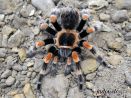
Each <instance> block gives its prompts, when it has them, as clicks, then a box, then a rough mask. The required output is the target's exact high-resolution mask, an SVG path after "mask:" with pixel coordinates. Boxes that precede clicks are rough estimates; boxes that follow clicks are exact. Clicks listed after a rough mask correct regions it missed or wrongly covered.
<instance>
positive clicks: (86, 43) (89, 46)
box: [83, 41, 92, 49]
mask: <svg viewBox="0 0 131 98" xmlns="http://www.w3.org/2000/svg"><path fill="white" fill-rule="evenodd" d="M83 46H84V47H85V48H87V49H92V45H90V44H89V43H88V42H86V41H85V42H83Z"/></svg>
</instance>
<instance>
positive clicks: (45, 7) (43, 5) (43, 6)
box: [31, 0, 55, 16]
mask: <svg viewBox="0 0 131 98" xmlns="http://www.w3.org/2000/svg"><path fill="white" fill-rule="evenodd" d="M31 2H32V4H33V5H34V6H35V7H36V8H38V9H40V10H42V11H43V13H44V15H46V16H49V15H50V12H51V10H52V9H53V8H55V4H54V2H53V1H52V0H48V1H46V0H39V2H38V0H32V1H31Z"/></svg>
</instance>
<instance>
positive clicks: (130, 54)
mask: <svg viewBox="0 0 131 98" xmlns="http://www.w3.org/2000/svg"><path fill="white" fill-rule="evenodd" d="M126 52H127V55H128V56H131V45H130V44H129V45H127V49H126Z"/></svg>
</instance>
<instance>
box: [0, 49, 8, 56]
mask: <svg viewBox="0 0 131 98" xmlns="http://www.w3.org/2000/svg"><path fill="white" fill-rule="evenodd" d="M6 52H7V50H6V49H5V48H0V57H5V56H6Z"/></svg>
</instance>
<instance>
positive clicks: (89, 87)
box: [86, 82, 94, 90]
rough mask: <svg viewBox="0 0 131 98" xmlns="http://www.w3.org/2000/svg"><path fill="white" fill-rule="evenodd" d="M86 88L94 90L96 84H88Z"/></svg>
mask: <svg viewBox="0 0 131 98" xmlns="http://www.w3.org/2000/svg"><path fill="white" fill-rule="evenodd" d="M86 87H87V88H88V89H91V90H92V89H93V88H94V84H93V83H91V82H86Z"/></svg>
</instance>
